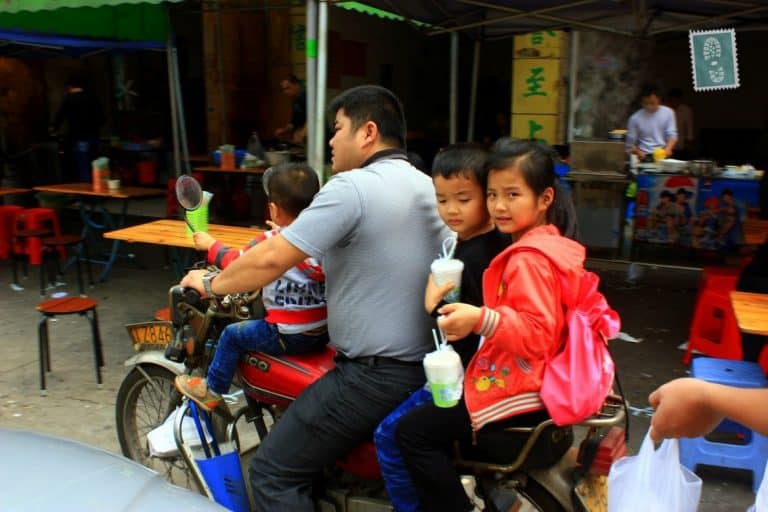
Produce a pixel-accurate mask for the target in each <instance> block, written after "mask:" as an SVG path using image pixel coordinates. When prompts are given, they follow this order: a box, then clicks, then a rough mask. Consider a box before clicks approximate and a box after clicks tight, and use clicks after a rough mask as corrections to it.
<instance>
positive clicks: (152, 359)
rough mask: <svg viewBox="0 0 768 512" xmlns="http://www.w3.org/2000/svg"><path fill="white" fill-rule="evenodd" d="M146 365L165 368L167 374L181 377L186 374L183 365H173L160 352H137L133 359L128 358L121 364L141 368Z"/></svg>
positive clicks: (185, 368) (173, 363)
mask: <svg viewBox="0 0 768 512" xmlns="http://www.w3.org/2000/svg"><path fill="white" fill-rule="evenodd" d="M146 364H152V365H155V366H160V367H162V368H165V369H166V370H168V371H169V372H172V373H175V374H176V375H181V374H183V373H186V371H187V367H186V366H184V364H183V363H175V362H173V361H171V360H169V359H166V357H165V354H164V353H163V352H162V351H160V350H146V351H143V352H139V353H138V354H136V355H135V356H133V357H130V358H128V360H127V361H125V362H124V363H123V365H124V366H131V367H133V366H141V365H146Z"/></svg>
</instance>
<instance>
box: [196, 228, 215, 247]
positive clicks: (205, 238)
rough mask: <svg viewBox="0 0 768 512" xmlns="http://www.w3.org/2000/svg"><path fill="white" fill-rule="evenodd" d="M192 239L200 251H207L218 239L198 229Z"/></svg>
mask: <svg viewBox="0 0 768 512" xmlns="http://www.w3.org/2000/svg"><path fill="white" fill-rule="evenodd" d="M192 240H194V241H195V249H197V250H198V251H207V250H208V249H210V248H211V246H212V245H213V244H215V243H216V239H215V238H213V237H212V236H211V235H209V234H208V233H203V232H202V231H197V232H195V233H194V234H193V235H192Z"/></svg>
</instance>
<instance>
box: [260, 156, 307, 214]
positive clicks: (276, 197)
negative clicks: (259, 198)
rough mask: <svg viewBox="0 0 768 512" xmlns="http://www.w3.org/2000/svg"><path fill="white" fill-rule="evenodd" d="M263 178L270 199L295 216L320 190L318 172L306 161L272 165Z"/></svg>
mask: <svg viewBox="0 0 768 512" xmlns="http://www.w3.org/2000/svg"><path fill="white" fill-rule="evenodd" d="M262 179H263V180H264V191H265V192H266V193H267V197H268V198H269V200H270V201H271V202H273V203H275V204H276V205H277V206H279V207H280V208H282V209H283V210H285V212H286V213H287V214H288V215H292V216H293V217H297V216H298V215H299V213H301V211H302V210H303V209H304V208H306V207H307V206H309V205H310V203H311V202H312V199H314V197H315V194H317V191H318V190H320V180H319V179H318V178H317V173H315V171H314V170H313V169H312V168H311V167H310V166H309V165H307V164H306V163H304V162H287V163H284V164H279V165H275V166H274V167H270V168H269V169H267V172H265V173H264V176H263V178H262Z"/></svg>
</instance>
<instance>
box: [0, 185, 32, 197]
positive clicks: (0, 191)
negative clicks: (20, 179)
mask: <svg viewBox="0 0 768 512" xmlns="http://www.w3.org/2000/svg"><path fill="white" fill-rule="evenodd" d="M29 192H32V189H31V188H16V187H0V196H10V195H12V194H27V193H29Z"/></svg>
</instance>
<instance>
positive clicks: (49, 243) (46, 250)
mask: <svg viewBox="0 0 768 512" xmlns="http://www.w3.org/2000/svg"><path fill="white" fill-rule="evenodd" d="M78 245H79V246H80V247H77V248H76V249H75V255H74V258H75V268H76V270H77V289H78V290H79V292H80V295H85V291H84V289H83V275H82V271H81V269H80V264H81V261H82V258H81V257H80V255H81V254H82V253H83V252H85V262H86V263H87V265H88V284H89V285H90V286H93V272H92V270H91V257H90V255H89V254H88V244H87V243H86V241H85V238H83V237H82V236H79V235H60V236H52V237H48V238H43V262H42V265H41V268H40V295H41V296H42V295H45V285H44V282H45V267H46V262H48V263H52V265H55V270H56V272H55V274H53V276H54V277H53V280H55V277H56V276H60V275H62V271H61V266H60V265H59V258H58V256H59V249H60V248H62V247H76V246H78ZM50 260H53V261H50ZM50 277H51V274H49V281H51V279H50Z"/></svg>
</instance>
